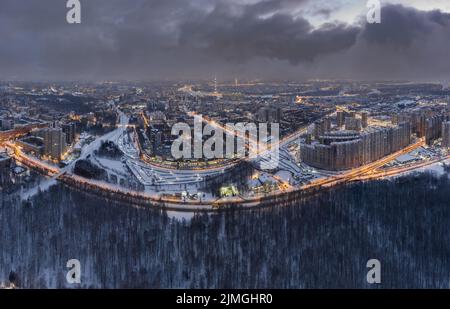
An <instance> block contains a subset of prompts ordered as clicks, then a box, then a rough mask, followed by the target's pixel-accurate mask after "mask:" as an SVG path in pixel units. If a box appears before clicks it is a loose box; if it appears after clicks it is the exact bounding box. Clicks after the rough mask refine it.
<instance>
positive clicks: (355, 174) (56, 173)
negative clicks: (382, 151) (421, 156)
mask: <svg viewBox="0 0 450 309" xmlns="http://www.w3.org/2000/svg"><path fill="white" fill-rule="evenodd" d="M423 144H424V141H423V140H420V141H418V142H417V143H415V144H412V145H410V146H408V147H406V148H405V149H403V150H401V151H398V152H396V153H394V154H391V155H389V156H387V157H385V158H383V159H381V160H379V161H376V162H373V163H370V164H367V165H365V166H362V167H360V168H357V169H353V170H351V171H348V172H344V173H342V174H340V175H337V176H332V177H328V178H324V179H319V180H316V181H313V182H311V183H310V184H308V185H304V186H300V187H294V186H290V185H288V184H286V183H285V182H284V181H282V180H281V179H277V177H276V176H275V179H277V180H279V181H280V183H281V185H280V187H281V190H279V191H275V192H273V193H270V194H268V195H265V196H264V197H267V196H277V195H283V194H285V193H289V192H294V191H299V190H308V189H311V188H320V187H325V186H326V187H329V186H334V185H337V184H342V183H345V182H350V181H355V180H364V179H378V178H383V177H387V176H394V175H398V174H401V173H404V172H406V171H410V170H413V169H417V168H420V167H425V166H428V165H431V164H434V163H436V162H439V161H442V160H444V158H443V159H440V160H432V161H428V162H422V163H420V164H416V165H413V166H408V167H404V168H396V169H391V170H389V171H381V172H380V171H376V170H377V169H378V168H380V167H382V166H383V165H385V164H386V163H388V162H390V161H392V160H394V159H395V158H397V157H399V156H401V155H403V154H405V153H408V152H411V151H413V150H414V149H417V148H419V147H421V146H423ZM4 145H5V146H6V147H8V148H10V149H12V150H14V158H15V159H16V160H18V161H19V162H22V163H23V164H25V165H27V166H28V167H30V168H33V169H36V170H38V171H39V172H41V173H43V174H45V175H47V176H49V177H52V178H55V179H58V180H64V182H65V183H67V182H68V181H70V182H71V183H74V184H78V185H79V186H83V185H84V186H86V185H87V186H89V187H90V188H92V189H94V190H103V191H105V192H111V193H115V194H124V195H127V196H128V195H130V196H134V197H139V198H142V199H145V200H148V201H149V203H151V202H153V203H156V204H158V205H160V204H161V203H166V204H167V203H169V205H171V206H172V207H173V208H174V209H179V210H185V211H189V210H195V209H198V207H200V208H204V207H207V208H208V209H213V208H211V207H219V208H220V205H227V204H230V203H235V204H241V205H242V206H244V207H253V206H258V204H259V202H260V201H261V198H262V197H261V196H255V197H250V198H246V199H243V198H242V197H239V196H238V197H230V198H224V199H219V200H204V201H191V200H186V201H182V200H181V199H177V198H175V197H170V196H162V195H158V194H150V193H144V192H138V191H133V190H129V189H126V188H123V187H120V186H117V185H112V184H108V183H105V182H101V181H97V180H92V179H86V178H83V177H80V176H77V175H72V174H68V173H67V172H66V170H65V169H60V168H58V167H55V166H52V165H50V164H47V163H45V162H43V161H41V160H38V159H37V158H34V157H31V156H28V155H26V154H24V153H23V152H22V151H20V149H19V148H18V147H17V146H16V145H15V144H14V143H11V142H7V143H4ZM447 158H450V156H448V157H446V158H445V159H447ZM213 205H214V206H213ZM189 206H196V207H197V208H192V209H191V208H189Z"/></svg>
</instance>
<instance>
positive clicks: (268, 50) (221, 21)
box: [180, 3, 359, 64]
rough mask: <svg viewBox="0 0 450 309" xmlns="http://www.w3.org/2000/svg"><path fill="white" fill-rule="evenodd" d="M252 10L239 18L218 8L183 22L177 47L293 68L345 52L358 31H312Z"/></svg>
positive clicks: (330, 27) (296, 21) (339, 27)
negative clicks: (269, 60) (273, 61)
mask: <svg viewBox="0 0 450 309" xmlns="http://www.w3.org/2000/svg"><path fill="white" fill-rule="evenodd" d="M264 4H265V3H264ZM254 6H258V5H252V6H247V7H246V8H245V10H244V11H243V12H242V13H241V14H239V15H232V14H230V13H229V11H228V10H226V9H224V8H223V7H219V8H216V9H215V10H213V11H212V12H211V13H209V14H207V15H206V16H204V17H203V18H201V19H192V20H187V21H186V22H185V23H183V24H182V27H181V29H182V31H181V34H180V42H181V45H182V46H186V47H187V48H195V49H196V50H198V51H199V52H206V53H208V54H214V55H218V56H221V57H223V58H225V59H228V60H233V61H239V62H243V61H245V60H248V59H249V58H254V57H268V58H275V59H280V60H288V61H290V62H291V63H293V64H297V63H299V62H301V61H311V60H314V58H316V57H317V56H319V55H321V54H326V53H332V52H335V51H339V50H341V49H346V48H349V47H350V46H352V45H353V44H354V43H355V40H356V35H357V34H358V30H359V29H358V28H356V27H348V26H346V25H343V24H327V25H325V26H323V27H321V28H319V29H317V30H316V29H313V27H312V26H311V24H310V23H309V22H308V21H307V20H306V19H304V18H294V17H292V16H289V15H287V14H280V13H276V14H274V15H271V16H269V17H267V18H261V17H260V16H261V15H260V14H261V11H260V10H254Z"/></svg>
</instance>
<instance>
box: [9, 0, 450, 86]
mask: <svg viewBox="0 0 450 309" xmlns="http://www.w3.org/2000/svg"><path fill="white" fill-rule="evenodd" d="M81 2H82V24H81V25H68V24H67V23H66V21H65V16H66V12H67V9H66V7H65V4H66V1H65V0H41V1H24V0H2V1H0V40H1V43H0V78H2V79H9V78H11V79H82V78H87V79H127V78H128V79H166V78H170V79H183V78H209V77H211V76H212V75H215V74H218V75H219V76H221V77H222V78H232V77H234V76H240V77H262V78H310V77H322V78H329V77H335V78H340V77H345V78H390V77H393V78H414V79H417V78H424V79H425V78H441V77H445V76H448V75H449V72H450V68H449V64H448V63H449V62H448V61H447V58H448V56H447V53H448V50H449V48H450V44H449V41H450V40H449V38H450V17H449V14H445V13H442V12H440V11H433V12H422V11H418V10H416V9H412V8H405V7H403V6H394V5H387V6H385V7H384V8H383V11H382V23H381V24H380V25H368V24H366V23H365V22H364V21H361V22H359V23H358V24H354V25H347V24H342V23H337V22H330V23H328V24H324V25H322V26H320V27H319V28H315V27H313V26H312V25H311V24H310V22H309V21H308V20H307V19H306V16H298V14H294V12H298V11H299V10H300V11H301V9H302V8H303V6H304V4H305V3H308V1H307V0H266V1H257V2H255V1H250V0H248V1H246V0H234V1H231V0H192V1H188V0H127V1H122V0H95V1H83V0H82V1H81ZM324 3H326V2H324ZM315 4H316V3H315ZM316 5H317V4H316ZM329 8H330V7H329V6H327V5H326V4H324V5H323V10H324V12H328V11H327V10H329Z"/></svg>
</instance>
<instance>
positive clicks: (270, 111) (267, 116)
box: [257, 107, 281, 123]
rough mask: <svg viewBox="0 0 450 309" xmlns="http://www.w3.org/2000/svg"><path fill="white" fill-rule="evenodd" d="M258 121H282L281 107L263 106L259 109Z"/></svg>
mask: <svg viewBox="0 0 450 309" xmlns="http://www.w3.org/2000/svg"><path fill="white" fill-rule="evenodd" d="M257 121H259V122H268V123H280V121H281V109H280V108H279V107H262V108H260V109H259V110H258V114H257Z"/></svg>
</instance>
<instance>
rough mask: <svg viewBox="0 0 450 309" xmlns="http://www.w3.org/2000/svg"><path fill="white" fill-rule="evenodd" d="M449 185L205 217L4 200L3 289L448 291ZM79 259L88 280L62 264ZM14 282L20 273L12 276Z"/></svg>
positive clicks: (335, 192) (89, 202) (59, 194)
mask: <svg viewBox="0 0 450 309" xmlns="http://www.w3.org/2000/svg"><path fill="white" fill-rule="evenodd" d="M449 229H450V180H449V177H448V175H443V176H439V177H438V176H433V175H431V174H420V176H419V175H411V176H407V177H403V178H398V179H396V180H391V181H379V182H366V183H357V184H352V185H347V186H343V187H338V188H334V189H332V190H330V191H327V192H323V193H320V194H318V195H316V196H314V197H310V198H308V199H307V200H303V201H298V203H297V204H296V205H291V206H289V207H272V208H264V209H254V210H247V211H234V212H223V213H218V214H214V215H205V214H202V215H201V214H198V215H195V216H194V217H193V218H192V219H191V220H189V221H185V220H180V219H176V218H170V217H169V216H168V215H167V214H166V213H164V212H163V211H154V210H148V209H143V208H135V207H131V206H127V205H118V204H114V203H112V202H110V201H108V202H107V201H103V200H100V199H97V198H96V197H95V196H93V195H89V194H85V193H81V192H76V191H73V190H72V189H69V188H66V187H64V186H63V185H56V186H53V187H51V188H50V189H49V191H47V192H43V193H39V194H37V195H35V196H34V197H33V198H32V200H31V201H28V202H19V201H18V200H13V199H11V198H10V197H7V196H6V195H5V194H3V195H2V201H1V208H0V283H5V284H7V283H8V280H9V279H11V278H12V280H14V281H15V283H16V285H18V286H19V287H23V288H45V287H52V288H53V287H67V288H72V287H73V288H77V287H94V288H121V287H123V288H325V287H326V288H372V287H374V286H371V285H369V284H368V283H367V282H366V274H367V271H368V269H367V268H366V262H367V261H368V260H369V259H372V258H376V259H378V260H380V262H381V267H382V284H381V285H378V286H377V287H382V288H392V287H398V288H407V287H409V288H412V287H415V288H424V287H428V288H431V287H435V288H450V258H449V257H450V233H449ZM69 259H78V260H79V261H80V262H81V272H82V275H81V284H79V285H77V284H75V285H69V284H68V283H66V279H65V278H66V272H67V271H68V269H67V268H66V262H67V261H68V260H69ZM11 274H13V275H11Z"/></svg>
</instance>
